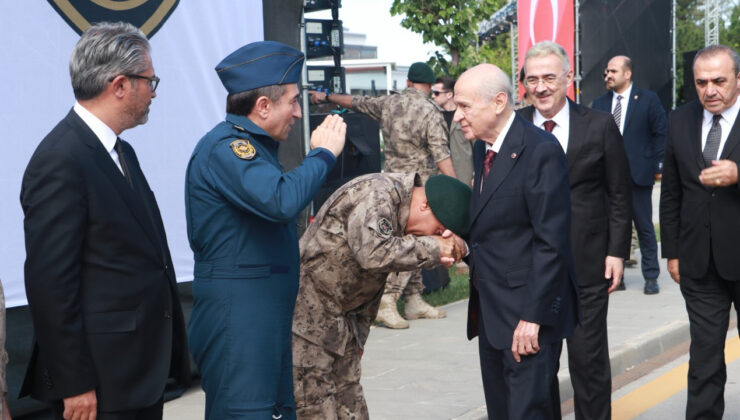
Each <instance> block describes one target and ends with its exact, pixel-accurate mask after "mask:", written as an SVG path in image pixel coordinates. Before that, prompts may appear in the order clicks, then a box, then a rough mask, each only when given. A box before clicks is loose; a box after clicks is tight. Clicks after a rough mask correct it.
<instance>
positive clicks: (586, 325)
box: [517, 41, 632, 419]
mask: <svg viewBox="0 0 740 420" xmlns="http://www.w3.org/2000/svg"><path fill="white" fill-rule="evenodd" d="M524 73H525V77H524V84H525V87H526V89H527V94H528V97H529V99H530V100H531V101H532V104H533V106H529V107H526V108H522V109H521V110H519V111H517V112H519V113H521V115H522V116H524V117H525V118H527V119H528V120H529V121H532V122H533V123H534V125H536V126H537V127H540V128H542V129H543V130H546V131H549V132H551V133H552V134H553V135H554V136H555V137H556V138H557V140H558V142H559V143H560V145H561V146H562V148H563V150H564V151H565V154H566V158H567V160H568V178H569V182H570V193H571V206H572V210H571V214H572V223H571V245H572V247H573V257H574V260H575V271H576V278H577V279H578V288H579V297H580V301H581V310H582V318H581V323H580V324H579V325H578V326H577V327H576V329H575V331H574V332H573V335H572V336H571V337H569V338H568V339H567V343H568V367H569V369H570V375H571V381H572V382H573V390H574V392H575V412H576V418H586V419H609V418H611V384H612V382H611V371H610V366H609V347H608V343H607V334H606V314H607V306H608V304H609V293H611V292H612V291H614V290H615V289H616V288H617V286H619V284H620V282H621V280H622V273H623V270H624V268H623V259H624V258H626V257H627V256H628V255H629V247H630V233H631V229H632V193H631V186H632V180H631V178H630V173H629V164H628V163H627V156H626V154H625V151H624V145H623V144H622V136H621V135H620V134H619V128H618V127H617V125H616V124H615V122H614V118H612V116H611V114H609V113H606V112H601V111H596V110H593V109H591V108H587V107H584V106H580V105H578V104H576V103H574V102H572V101H571V100H569V99H568V97H567V91H568V86H570V85H571V84H572V83H573V71H572V70H571V68H570V62H569V60H568V56H567V55H566V53H565V50H564V49H563V47H561V46H560V45H558V44H556V43H554V42H549V41H545V42H540V43H537V44H535V45H534V46H533V47H532V48H530V50H529V51H527V55H526V56H525V58H524Z"/></svg>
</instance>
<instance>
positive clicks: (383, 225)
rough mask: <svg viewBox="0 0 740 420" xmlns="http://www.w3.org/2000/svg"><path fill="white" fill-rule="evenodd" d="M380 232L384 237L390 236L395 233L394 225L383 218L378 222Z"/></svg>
mask: <svg viewBox="0 0 740 420" xmlns="http://www.w3.org/2000/svg"><path fill="white" fill-rule="evenodd" d="M378 232H380V234H381V235H383V236H390V235H391V234H392V233H393V225H391V222H390V220H388V219H386V218H385V217H381V218H380V220H378Z"/></svg>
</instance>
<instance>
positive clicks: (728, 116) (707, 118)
mask: <svg viewBox="0 0 740 420" xmlns="http://www.w3.org/2000/svg"><path fill="white" fill-rule="evenodd" d="M739 110H740V101H738V100H737V98H736V99H735V103H734V104H732V106H731V107H729V108H727V109H725V110H724V111H723V112H722V114H720V115H722V120H725V121H726V122H727V123H728V124H727V125H728V126H729V127H732V126H733V125H734V124H735V119H736V118H737V113H738V111H739ZM713 117H714V114H712V113H711V112H709V111H707V110H706V109H705V110H704V121H703V123H702V124H703V125H707V124H708V125H710V126H711V125H712V118H713ZM720 121H721V120H720ZM727 134H729V131H728V132H727Z"/></svg>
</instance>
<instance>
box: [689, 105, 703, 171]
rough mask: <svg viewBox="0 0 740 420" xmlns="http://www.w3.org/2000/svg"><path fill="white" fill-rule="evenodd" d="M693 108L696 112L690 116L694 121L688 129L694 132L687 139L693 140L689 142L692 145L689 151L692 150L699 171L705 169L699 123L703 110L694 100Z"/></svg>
mask: <svg viewBox="0 0 740 420" xmlns="http://www.w3.org/2000/svg"><path fill="white" fill-rule="evenodd" d="M695 108H697V111H696V112H692V113H691V116H692V118H694V120H693V121H690V122H689V129H692V130H694V133H695V135H693V136H689V137H688V138H689V139H693V140H691V141H692V142H693V144H692V145H691V149H690V150H693V153H694V160H695V162H696V164H697V165H699V170H702V169H704V168H705V165H704V155H703V154H702V150H701V141H702V138H701V123H702V118H703V115H704V108H702V106H701V103H700V102H699V100H696V102H695Z"/></svg>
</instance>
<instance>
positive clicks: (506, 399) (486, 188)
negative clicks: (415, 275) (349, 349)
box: [455, 64, 578, 420]
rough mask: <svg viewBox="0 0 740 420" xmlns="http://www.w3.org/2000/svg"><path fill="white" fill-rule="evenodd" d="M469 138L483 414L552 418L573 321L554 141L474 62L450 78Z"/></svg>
mask: <svg viewBox="0 0 740 420" xmlns="http://www.w3.org/2000/svg"><path fill="white" fill-rule="evenodd" d="M455 102H456V103H457V111H456V113H455V121H456V122H459V123H460V125H461V127H462V130H463V132H464V133H465V136H466V137H467V138H468V139H469V140H474V139H479V140H478V141H476V143H475V146H474V150H473V159H474V167H475V174H476V175H475V180H474V184H473V193H472V196H471V203H470V221H471V227H470V236H469V241H468V244H469V249H470V255H469V260H468V262H469V264H470V268H471V274H472V275H471V287H470V303H469V306H468V338H469V339H472V338H473V337H475V336H476V335H479V334H480V337H479V339H478V344H479V352H480V361H481V370H482V375H483V387H484V391H485V397H486V406H487V409H488V418H490V419H512V420H513V419H525V418H526V419H529V418H537V419H553V418H555V419H557V418H560V397H559V391H558V381H557V372H558V364H559V358H560V351H561V349H562V339H563V338H564V337H567V336H569V335H570V334H571V333H572V331H573V328H574V327H575V324H576V322H577V321H578V297H577V294H576V293H577V292H576V280H575V272H574V269H573V258H572V255H571V247H570V235H569V231H570V192H569V190H568V171H567V164H566V161H565V156H564V154H563V151H562V149H561V148H560V146H559V145H558V144H557V141H556V140H555V138H554V137H553V136H552V135H550V134H547V133H545V132H544V131H541V130H539V129H537V128H536V127H534V126H533V125H532V124H531V123H529V122H527V121H525V120H524V118H522V117H520V116H517V115H516V114H515V113H514V99H513V93H512V88H511V83H510V82H509V79H508V77H507V76H506V75H505V74H504V72H503V71H501V69H499V68H498V67H496V66H494V65H491V64H481V65H478V66H476V67H473V68H472V69H470V70H468V71H466V72H465V73H463V75H462V76H461V77H460V79H459V80H458V82H457V83H456V84H455Z"/></svg>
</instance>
